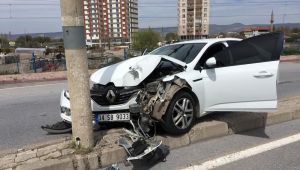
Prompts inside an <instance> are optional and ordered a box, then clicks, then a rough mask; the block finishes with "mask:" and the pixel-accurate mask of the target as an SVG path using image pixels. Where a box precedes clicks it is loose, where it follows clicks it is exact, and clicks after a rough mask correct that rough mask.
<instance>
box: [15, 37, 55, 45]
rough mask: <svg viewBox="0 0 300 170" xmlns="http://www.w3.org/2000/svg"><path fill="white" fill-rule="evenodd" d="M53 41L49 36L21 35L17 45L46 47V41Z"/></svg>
mask: <svg viewBox="0 0 300 170" xmlns="http://www.w3.org/2000/svg"><path fill="white" fill-rule="evenodd" d="M47 42H51V39H50V38H49V37H41V36H39V37H35V38H33V37H32V36H30V35H25V36H20V37H18V38H17V40H16V45H17V47H26V48H40V47H45V43H47Z"/></svg>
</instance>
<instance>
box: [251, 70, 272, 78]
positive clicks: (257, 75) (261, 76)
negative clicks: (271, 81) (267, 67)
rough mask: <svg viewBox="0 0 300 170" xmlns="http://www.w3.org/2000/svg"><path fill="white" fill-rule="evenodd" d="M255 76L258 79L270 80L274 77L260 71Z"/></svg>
mask: <svg viewBox="0 0 300 170" xmlns="http://www.w3.org/2000/svg"><path fill="white" fill-rule="evenodd" d="M253 76H254V77H256V78H268V77H272V76H273V74H272V73H269V72H267V71H260V72H258V73H256V74H254V75H253Z"/></svg>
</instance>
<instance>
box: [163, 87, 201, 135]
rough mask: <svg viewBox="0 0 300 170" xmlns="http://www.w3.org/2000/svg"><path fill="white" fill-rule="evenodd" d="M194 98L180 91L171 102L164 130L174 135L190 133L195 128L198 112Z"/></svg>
mask: <svg viewBox="0 0 300 170" xmlns="http://www.w3.org/2000/svg"><path fill="white" fill-rule="evenodd" d="M195 106H196V103H195V100H194V98H193V97H192V96H191V95H190V94H189V93H188V92H186V91H179V92H178V93H176V94H175V96H174V97H173V99H172V100H171V102H170V104H169V107H168V109H167V112H166V114H165V115H164V117H163V119H164V123H163V124H162V126H163V128H164V130H165V131H166V132H168V133H170V134H173V135H180V134H184V133H186V132H188V131H189V130H190V129H191V127H192V126H193V123H194V119H195V112H196V109H195V108H196V107H195Z"/></svg>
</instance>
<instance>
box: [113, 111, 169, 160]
mask: <svg viewBox="0 0 300 170" xmlns="http://www.w3.org/2000/svg"><path fill="white" fill-rule="evenodd" d="M131 108H132V110H133V111H134V112H135V111H137V110H135V109H136V107H131ZM143 119H144V120H143ZM130 123H131V125H132V127H133V129H132V130H128V129H123V130H124V131H125V132H126V134H125V135H124V136H122V137H120V138H119V140H118V141H116V143H117V144H118V145H119V146H122V147H123V148H124V149H125V150H126V152H127V153H128V155H129V157H128V158H127V161H134V160H142V159H147V160H152V162H153V161H154V160H153V159H155V161H162V160H165V158H166V157H167V155H168V154H169V149H168V147H166V146H162V141H161V140H157V139H156V138H155V135H156V126H155V123H154V122H153V121H151V120H150V119H148V117H147V115H146V114H143V113H140V117H139V118H138V119H136V120H132V121H130ZM145 130H146V131H145ZM151 130H153V131H154V134H153V136H151V134H150V133H151Z"/></svg>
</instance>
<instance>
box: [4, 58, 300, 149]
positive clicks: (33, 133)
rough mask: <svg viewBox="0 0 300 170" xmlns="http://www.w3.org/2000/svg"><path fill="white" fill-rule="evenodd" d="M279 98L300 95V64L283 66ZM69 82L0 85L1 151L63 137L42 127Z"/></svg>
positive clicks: (52, 115)
mask: <svg viewBox="0 0 300 170" xmlns="http://www.w3.org/2000/svg"><path fill="white" fill-rule="evenodd" d="M279 77H280V78H279V86H278V95H279V98H282V97H286V96H295V95H300V63H283V64H281V65H280V76H279ZM66 88H67V84H66V81H58V82H43V83H23V84H14V85H0V150H2V149H5V148H12V147H22V146H24V145H27V144H31V143H36V142H42V141H47V140H50V139H55V138H60V137H62V136H67V135H69V134H66V135H47V134H46V133H45V132H44V131H43V130H41V128H40V126H41V125H45V124H51V123H54V122H57V121H60V117H59V98H60V92H61V90H62V89H66Z"/></svg>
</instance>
